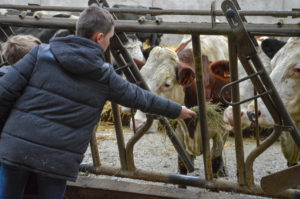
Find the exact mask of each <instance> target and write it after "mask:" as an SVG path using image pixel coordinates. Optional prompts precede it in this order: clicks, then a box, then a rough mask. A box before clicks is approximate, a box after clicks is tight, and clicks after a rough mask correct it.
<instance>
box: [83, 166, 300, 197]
mask: <svg viewBox="0 0 300 199" xmlns="http://www.w3.org/2000/svg"><path fill="white" fill-rule="evenodd" d="M80 171H82V172H90V173H94V174H98V175H109V176H116V177H124V178H132V179H138V180H146V181H153V182H162V183H171V184H178V185H183V186H192V187H199V188H205V189H210V190H212V191H227V192H232V191H234V192H237V193H244V194H251V195H258V196H265V197H272V198H284V199H297V198H299V197H300V192H299V191H297V190H286V191H283V192H281V193H278V194H269V193H267V192H264V191H263V190H262V189H261V187H259V186H257V185H254V186H253V187H251V188H249V187H246V186H240V185H239V184H237V183H232V182H229V181H225V180H210V181H207V180H206V179H203V178H200V177H196V176H186V175H180V174H166V173H161V172H149V171H145V170H141V169H136V170H134V171H132V172H130V171H124V170H121V169H120V168H117V167H113V166H101V167H98V168H95V167H93V166H92V165H84V164H81V165H80Z"/></svg>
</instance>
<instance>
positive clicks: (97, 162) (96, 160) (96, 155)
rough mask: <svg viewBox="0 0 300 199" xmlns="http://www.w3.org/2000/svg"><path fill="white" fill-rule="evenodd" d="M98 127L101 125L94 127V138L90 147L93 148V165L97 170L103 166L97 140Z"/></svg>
mask: <svg viewBox="0 0 300 199" xmlns="http://www.w3.org/2000/svg"><path fill="white" fill-rule="evenodd" d="M98 125H99V123H98V124H97V125H96V126H95V127H94V131H93V133H92V137H91V140H90V147H91V152H92V158H93V165H94V167H95V168H97V167H100V166H101V162H100V155H99V150H98V145H97V139H96V132H97V128H98Z"/></svg>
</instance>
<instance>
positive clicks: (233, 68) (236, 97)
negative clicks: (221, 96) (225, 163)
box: [228, 36, 246, 185]
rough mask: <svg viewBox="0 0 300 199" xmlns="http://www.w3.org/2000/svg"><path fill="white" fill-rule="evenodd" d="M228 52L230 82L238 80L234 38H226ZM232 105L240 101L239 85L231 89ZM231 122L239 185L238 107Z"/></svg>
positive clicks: (241, 172)
mask: <svg viewBox="0 0 300 199" xmlns="http://www.w3.org/2000/svg"><path fill="white" fill-rule="evenodd" d="M228 52H229V67H230V77H231V81H236V80H238V78H239V77H238V65H237V48H236V45H235V42H234V37H232V36H229V37H228ZM231 96H232V103H236V102H239V101H240V90H239V84H234V85H232V87H231ZM232 111H233V121H234V137H235V154H236V161H237V180H238V183H239V184H240V185H245V184H246V179H245V160H244V145H243V133H242V127H241V107H240V105H239V104H238V105H235V106H232Z"/></svg>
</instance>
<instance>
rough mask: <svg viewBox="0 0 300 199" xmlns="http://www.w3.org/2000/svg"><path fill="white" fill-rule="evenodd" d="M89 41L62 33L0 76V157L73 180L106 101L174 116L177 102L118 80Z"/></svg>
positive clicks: (16, 164)
mask: <svg viewBox="0 0 300 199" xmlns="http://www.w3.org/2000/svg"><path fill="white" fill-rule="evenodd" d="M103 54H104V52H103V49H102V48H101V47H100V46H99V45H98V44H96V43H94V42H93V41H91V40H88V39H85V38H81V37H77V36H68V37H64V38H57V39H54V40H52V41H51V42H50V44H49V45H46V44H43V45H40V46H39V47H36V48H34V49H33V50H32V51H31V52H30V53H29V54H27V55H26V56H25V57H24V58H23V59H22V60H20V61H19V62H18V63H16V64H15V65H14V66H12V70H10V71H9V72H8V73H7V74H5V75H4V76H3V77H1V78H0V111H4V112H5V111H8V110H7V109H8V107H10V114H9V117H8V119H7V121H6V123H5V125H4V128H3V130H2V132H1V138H0V161H1V162H2V163H4V164H8V165H13V166H17V167H22V168H24V169H27V170H30V171H34V172H37V173H40V174H44V175H47V176H49V177H53V178H60V179H66V180H72V181H74V180H76V177H77V174H78V168H79V164H80V162H81V161H82V158H83V154H84V152H85V151H86V149H87V146H88V144H89V140H90V136H91V133H92V131H93V128H94V126H95V125H96V124H97V122H98V121H99V117H100V113H101V111H102V108H103V105H104V103H105V102H106V101H107V100H110V101H113V102H115V103H118V104H121V105H123V106H127V107H132V108H136V109H140V110H142V111H144V112H148V113H153V114H162V115H164V116H167V117H170V118H176V117H178V116H179V114H180V112H181V106H180V105H179V104H177V103H174V102H171V101H169V100H167V99H163V98H161V97H158V96H155V95H153V94H151V93H150V92H148V91H145V90H143V89H141V88H139V87H137V86H136V85H134V84H131V83H129V82H128V81H126V80H123V79H122V78H121V77H120V76H119V75H117V74H116V73H115V72H114V70H113V68H112V67H111V66H110V65H109V64H107V63H104V61H103Z"/></svg>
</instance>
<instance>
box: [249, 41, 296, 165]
mask: <svg viewBox="0 0 300 199" xmlns="http://www.w3.org/2000/svg"><path fill="white" fill-rule="evenodd" d="M299 57H300V38H290V39H289V40H288V41H287V43H286V44H285V45H284V46H283V47H282V48H281V49H280V50H279V51H278V52H277V53H276V54H275V56H274V57H273V58H272V60H271V65H272V67H273V68H274V69H273V71H272V72H271V74H270V78H271V80H272V81H273V84H274V86H275V88H276V89H277V91H278V93H279V95H280V97H281V99H282V101H283V103H284V105H285V107H286V108H287V110H288V112H289V113H290V115H291V117H292V119H293V120H294V121H295V124H296V126H297V128H298V129H300V106H299V104H300V89H299V85H300V59H299ZM248 111H249V112H252V111H253V102H252V103H250V104H249V106H248ZM258 115H259V117H258V122H259V125H261V126H265V127H272V126H273V125H274V121H273V119H272V117H271V116H270V114H269V112H268V110H267V108H266V107H265V105H264V104H263V103H262V101H261V100H260V99H259V100H258ZM280 142H281V149H282V152H283V155H284V157H285V159H286V160H287V165H288V166H292V165H295V164H297V163H298V161H299V158H300V150H299V148H298V147H297V145H296V144H295V142H294V141H293V139H292V137H291V135H290V133H289V132H286V131H283V132H282V135H281V136H280Z"/></svg>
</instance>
